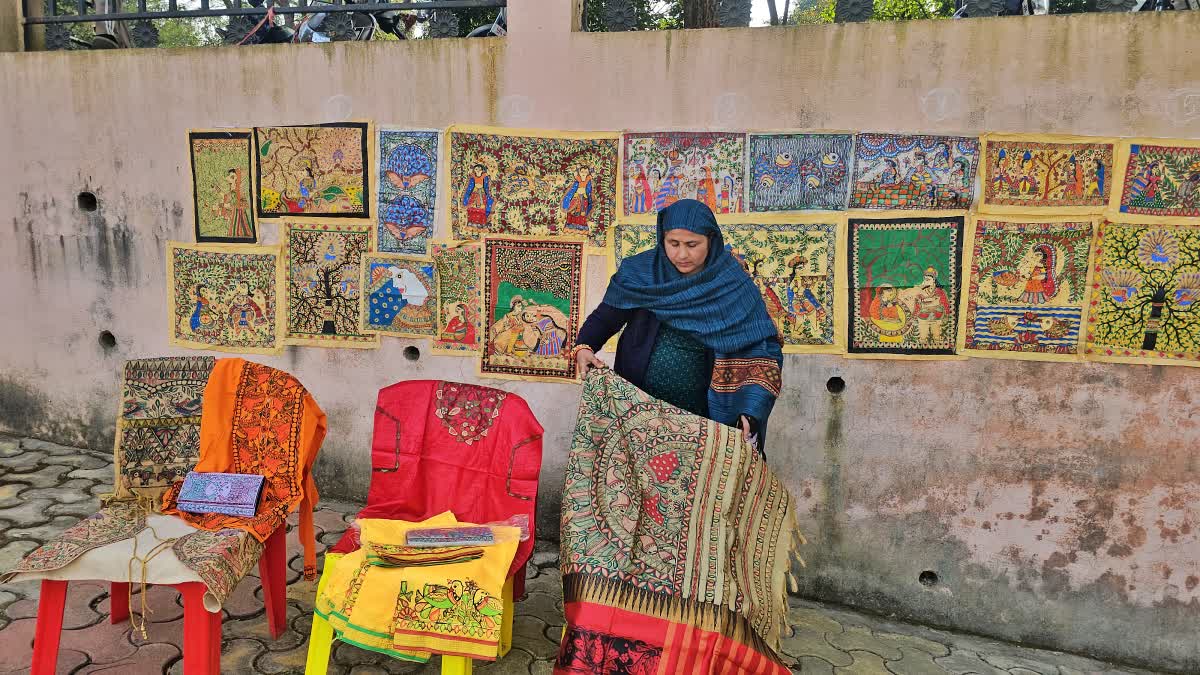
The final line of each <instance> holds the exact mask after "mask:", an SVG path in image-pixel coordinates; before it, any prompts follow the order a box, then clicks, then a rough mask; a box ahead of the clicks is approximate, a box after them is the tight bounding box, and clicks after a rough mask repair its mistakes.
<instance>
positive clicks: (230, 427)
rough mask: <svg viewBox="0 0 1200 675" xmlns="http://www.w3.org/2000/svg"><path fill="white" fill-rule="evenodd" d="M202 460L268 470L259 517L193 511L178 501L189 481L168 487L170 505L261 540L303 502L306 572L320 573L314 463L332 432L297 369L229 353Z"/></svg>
mask: <svg viewBox="0 0 1200 675" xmlns="http://www.w3.org/2000/svg"><path fill="white" fill-rule="evenodd" d="M204 411H205V415H204V417H203V418H202V420H201V424H200V447H201V455H200V461H199V462H198V463H197V464H196V471H209V472H221V473H254V474H259V475H261V476H263V477H264V478H265V479H266V480H265V484H264V486H263V492H262V500H261V502H260V503H259V507H258V512H257V513H256V514H255V516H254V517H253V518H244V517H239V516H226V515H221V514H216V513H208V514H196V513H185V512H182V511H179V510H178V509H177V508H176V504H177V502H178V497H179V490H180V487H181V486H182V483H176V484H175V485H174V486H172V487H171V489H170V490H168V491H167V493H166V494H165V495H163V513H169V514H172V515H176V516H179V517H180V518H181V519H183V520H184V521H186V522H187V523H189V524H190V525H192V526H194V527H196V528H199V529H201V530H210V531H215V530H221V529H225V528H236V529H239V530H244V531H246V532H248V533H250V535H251V536H252V537H254V538H255V539H257V540H258V541H260V542H264V541H266V539H267V537H269V536H271V534H272V533H273V532H275V530H276V529H278V528H279V527H280V526H283V525H284V521H285V520H286V519H287V517H288V514H290V513H291V512H293V511H295V510H296V509H297V507H299V509H300V540H301V543H302V544H303V545H304V572H305V578H308V579H312V578H313V577H314V576H315V574H316V548H315V547H316V541H315V539H314V534H313V525H312V511H313V506H314V505H315V504H316V503H317V489H316V485H315V484H314V483H313V479H312V464H313V461H314V460H315V459H316V456H317V451H318V450H320V449H321V442H322V441H323V440H324V439H325V429H326V427H325V413H324V412H322V411H321V408H320V407H319V406H317V402H316V401H314V400H313V398H312V396H311V395H310V394H309V393H308V392H307V391H306V390H305V389H304V386H303V385H301V384H300V382H299V381H298V380H296V378H295V377H292V376H291V375H289V374H287V373H285V372H283V371H281V370H276V369H274V368H269V367H267V366H263V365H260V364H257V363H252V362H249V361H244V360H242V359H221V360H220V361H218V362H217V365H216V366H215V367H214V368H213V372H212V375H211V376H210V377H209V383H208V386H207V387H206V388H205V390H204Z"/></svg>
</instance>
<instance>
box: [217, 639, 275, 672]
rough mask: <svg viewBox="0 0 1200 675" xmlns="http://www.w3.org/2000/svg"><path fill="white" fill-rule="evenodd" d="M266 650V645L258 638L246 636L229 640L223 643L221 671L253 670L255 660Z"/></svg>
mask: <svg viewBox="0 0 1200 675" xmlns="http://www.w3.org/2000/svg"><path fill="white" fill-rule="evenodd" d="M266 651H267V648H266V646H265V645H263V643H261V642H259V641H258V640H250V639H244V638H238V639H234V640H227V641H225V643H224V644H223V645H221V672H222V673H250V672H253V671H254V660H255V659H257V658H258V657H259V656H261V655H262V654H265V653H266Z"/></svg>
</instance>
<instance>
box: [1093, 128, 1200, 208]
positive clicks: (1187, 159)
mask: <svg viewBox="0 0 1200 675" xmlns="http://www.w3.org/2000/svg"><path fill="white" fill-rule="evenodd" d="M1118 157H1119V163H1118V164H1117V174H1116V175H1117V176H1118V177H1120V180H1122V181H1123V182H1122V183H1120V184H1118V185H1117V186H1116V187H1115V188H1114V189H1113V194H1112V210H1113V212H1114V214H1120V215H1122V216H1124V215H1129V216H1137V220H1139V221H1142V222H1170V221H1171V220H1173V221H1174V222H1176V223H1178V222H1180V219H1181V218H1200V141H1177V140H1173V141H1165V140H1160V141H1156V140H1154V139H1144V140H1142V139H1139V140H1133V141H1124V142H1122V143H1121V145H1120V146H1119V152H1118Z"/></svg>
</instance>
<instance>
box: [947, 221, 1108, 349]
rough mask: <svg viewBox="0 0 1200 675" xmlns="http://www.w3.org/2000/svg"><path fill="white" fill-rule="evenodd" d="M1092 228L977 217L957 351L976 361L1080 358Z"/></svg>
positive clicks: (1081, 224) (1086, 224)
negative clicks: (977, 358)
mask: <svg viewBox="0 0 1200 675" xmlns="http://www.w3.org/2000/svg"><path fill="white" fill-rule="evenodd" d="M1093 230H1094V224H1093V222H1092V221H1090V220H1086V219H1077V220H1067V221H1061V222H1060V221H1053V222H1046V221H1028V220H1020V221H1012V220H1005V219H994V218H987V219H985V218H979V219H978V220H977V221H976V222H975V224H974V231H973V233H972V235H973V242H972V244H971V247H970V250H969V251H968V255H969V262H968V266H967V269H968V270H969V272H968V274H969V275H970V276H969V278H968V279H967V280H966V281H967V284H968V285H967V288H966V316H965V318H964V320H963V340H962V341H961V343H960V345H959V346H960V348H962V349H964V350H967V351H970V352H976V354H975V355H977V356H1001V357H1012V358H1026V359H1033V360H1043V361H1052V360H1077V359H1079V358H1081V357H1082V351H1081V349H1080V344H1081V339H1080V338H1081V337H1082V335H1083V307H1084V298H1085V297H1086V296H1087V279H1088V269H1089V268H1088V256H1089V255H1090V254H1091V249H1092V233H1093Z"/></svg>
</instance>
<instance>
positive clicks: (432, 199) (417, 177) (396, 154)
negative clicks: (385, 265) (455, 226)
mask: <svg viewBox="0 0 1200 675" xmlns="http://www.w3.org/2000/svg"><path fill="white" fill-rule="evenodd" d="M376 135H377V138H378V143H379V145H378V151H377V152H376V154H375V157H376V161H377V162H378V164H379V190H378V194H379V211H378V214H379V215H378V223H377V225H376V227H375V250H376V251H379V252H381V253H409V254H413V255H427V254H428V253H429V240H430V238H432V237H433V228H434V224H435V222H436V220H435V217H434V213H435V211H436V205H437V188H438V185H437V181H438V175H437V167H438V157H439V155H438V146H439V143H440V141H441V133H440V132H438V131H409V130H403V129H380V130H379V131H378V133H377V134H376Z"/></svg>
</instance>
